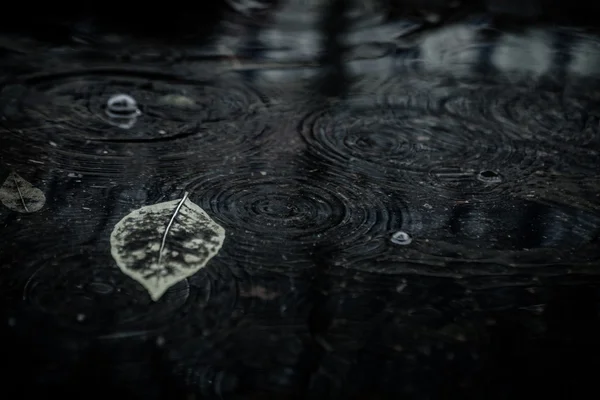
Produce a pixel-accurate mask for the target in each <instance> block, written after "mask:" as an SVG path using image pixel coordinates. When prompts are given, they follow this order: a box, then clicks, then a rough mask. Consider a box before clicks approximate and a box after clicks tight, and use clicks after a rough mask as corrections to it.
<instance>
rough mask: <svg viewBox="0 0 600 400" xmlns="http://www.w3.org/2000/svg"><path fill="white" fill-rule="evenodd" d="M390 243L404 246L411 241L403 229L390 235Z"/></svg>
mask: <svg viewBox="0 0 600 400" xmlns="http://www.w3.org/2000/svg"><path fill="white" fill-rule="evenodd" d="M392 243H394V244H399V245H401V246H406V245H408V244H411V243H412V238H411V237H410V235H409V234H408V233H406V232H403V231H398V232H396V233H394V234H393V235H392Z"/></svg>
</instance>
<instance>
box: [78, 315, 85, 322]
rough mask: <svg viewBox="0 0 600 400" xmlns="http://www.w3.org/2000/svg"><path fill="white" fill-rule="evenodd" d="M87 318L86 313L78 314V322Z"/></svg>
mask: <svg viewBox="0 0 600 400" xmlns="http://www.w3.org/2000/svg"><path fill="white" fill-rule="evenodd" d="M84 320H85V314H77V322H83V321H84Z"/></svg>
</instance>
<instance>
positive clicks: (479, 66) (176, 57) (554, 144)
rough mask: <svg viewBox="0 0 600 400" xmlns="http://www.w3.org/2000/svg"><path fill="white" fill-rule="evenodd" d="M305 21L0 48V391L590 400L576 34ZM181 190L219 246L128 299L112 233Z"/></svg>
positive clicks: (595, 111)
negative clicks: (190, 35)
mask: <svg viewBox="0 0 600 400" xmlns="http://www.w3.org/2000/svg"><path fill="white" fill-rule="evenodd" d="M326 12H334V11H331V10H329V11H327V10H314V9H311V8H308V7H304V8H302V7H299V6H295V7H292V6H289V7H288V8H286V7H282V8H280V9H278V10H277V11H275V10H270V9H264V10H262V9H257V10H253V11H252V13H253V14H251V15H244V14H243V13H241V12H238V13H233V12H230V13H229V14H226V15H225V17H224V18H223V21H221V22H220V23H219V25H218V26H217V33H215V34H214V35H213V36H211V37H210V39H208V40H206V39H205V40H203V41H202V43H200V41H199V42H198V43H199V44H195V43H193V40H191V42H192V43H191V44H190V43H189V42H190V41H189V40H188V43H186V44H181V45H178V46H174V45H167V44H163V43H161V42H160V41H158V40H154V41H148V40H142V39H136V38H133V37H128V36H127V35H125V34H103V35H92V34H89V33H88V34H86V29H85V25H81V26H77V27H76V29H74V30H73V31H72V36H70V38H69V39H68V40H64V42H63V43H56V42H52V43H50V42H49V41H43V40H42V39H41V38H36V39H31V38H28V37H25V36H18V37H17V36H14V35H12V36H11V35H8V34H7V35H5V36H3V37H2V38H1V39H0V55H1V56H2V61H1V62H0V70H1V71H2V74H1V76H0V78H1V89H0V114H1V117H0V118H1V120H0V135H1V136H0V157H1V164H0V172H1V173H0V178H1V181H2V182H3V183H4V184H5V185H8V186H5V188H6V189H5V192H4V193H12V195H13V197H12V200H10V199H7V198H6V195H4V194H3V196H4V197H3V199H4V200H3V203H5V204H2V206H1V207H0V229H1V230H0V234H1V239H2V240H1V243H0V295H1V296H2V308H1V309H0V311H1V313H0V314H1V315H0V317H1V318H2V319H0V325H1V326H2V328H0V334H1V335H2V342H1V345H0V346H1V349H2V351H1V357H0V359H1V361H0V362H1V363H2V364H3V367H4V368H3V369H4V370H5V371H8V372H6V373H3V376H2V378H0V381H3V383H4V385H3V386H4V387H13V389H6V390H11V391H12V392H10V393H11V394H9V395H8V396H7V397H4V396H2V397H3V398H7V399H12V398H25V397H27V398H30V397H28V396H33V395H34V394H37V393H40V392H43V393H46V394H52V395H62V396H63V398H75V397H77V398H86V397H87V398H90V397H91V398H105V397H104V396H107V395H112V396H117V395H119V396H120V395H123V397H124V398H125V397H126V396H127V397H128V398H130V399H131V398H134V399H138V398H139V399H163V398H164V399H167V398H168V399H192V398H195V399H200V398H223V399H237V398H243V399H250V398H252V399H254V398H310V399H326V398H361V399H362V398H364V399H379V398H394V399H396V398H403V399H404V398H406V399H441V398H452V399H454V398H461V399H467V398H468V399H509V398H510V399H515V398H531V397H542V396H543V397H544V398H579V397H578V396H579V395H580V394H582V393H586V394H587V393H588V390H590V392H589V393H594V392H597V389H595V385H594V383H595V379H596V371H597V368H599V367H600V365H599V360H600V358H599V356H600V347H599V346H600V341H599V339H598V338H599V337H600V320H599V318H598V306H599V303H598V301H599V299H598V293H599V287H600V286H599V285H600V274H599V272H600V269H599V268H600V265H599V263H600V236H599V232H600V198H599V196H600V175H599V174H598V167H599V163H600V132H599V131H600V125H599V123H600V108H599V107H598V105H599V101H600V92H599V91H598V87H599V86H598V84H597V82H598V81H597V78H599V77H600V68H599V67H600V44H599V42H598V40H597V38H596V37H595V36H594V35H592V34H588V33H585V32H584V31H582V30H579V29H570V28H566V27H565V28H562V27H560V28H559V27H556V26H553V27H549V26H537V27H531V28H524V29H520V30H516V31H510V30H504V29H500V28H498V27H495V26H493V25H491V24H489V23H488V19H487V18H486V17H485V16H477V17H473V18H465V19H464V20H460V21H454V22H449V23H448V24H446V25H443V27H438V28H436V29H432V30H431V31H425V32H416V31H417V29H418V28H420V23H419V22H415V20H408V19H406V20H405V19H399V18H397V19H393V20H389V19H387V20H386V19H384V18H383V17H382V16H381V14H380V13H379V11H378V10H376V9H358V10H355V12H354V13H349V14H348V17H347V19H346V22H345V25H344V34H343V35H342V34H341V33H340V32H341V30H342V29H341V28H340V27H336V26H335V24H331V26H330V25H327V24H326V23H324V22H323V20H324V17H323V15H324V14H326ZM328 29H330V31H329V34H327V32H328ZM323 32H325V34H324V33H323ZM336 35H337V39H336V40H332V39H331V37H335V36H336ZM118 94H126V95H129V96H131V97H132V98H133V99H134V100H135V104H133V103H131V104H128V103H127V102H122V103H121V106H122V107H121V108H122V109H121V110H120V112H121V116H118V115H117V116H115V112H117V111H119V110H118V107H117V106H115V105H114V104H113V107H112V111H114V112H113V113H112V114H111V113H110V107H109V106H107V104H108V102H109V99H111V97H112V96H114V95H118ZM113 100H114V99H113ZM115 107H116V108H115ZM107 109H109V110H108V111H109V112H107ZM15 173H16V174H18V176H19V177H20V178H21V179H23V181H19V182H20V183H19V184H18V185H17V186H18V187H19V188H21V189H23V190H22V192H25V193H20V194H21V197H22V199H21V198H19V197H15V196H17V193H18V192H17V191H16V189H17V186H15V185H14V176H15V175H14V174H15ZM11 179H12V180H11ZM27 182H28V183H29V184H31V185H32V186H33V187H35V188H38V189H39V190H40V191H41V192H40V193H43V197H45V203H43V207H42V208H41V209H35V208H36V207H34V203H35V202H36V201H37V202H38V203H35V204H40V205H41V204H42V203H41V202H42V201H43V200H39V198H40V197H39V196H38V197H35V196H34V194H32V193H33V192H32V191H31V190H30V189H29V186H25V185H26V184H27ZM19 185H22V186H19ZM185 192H187V193H189V200H191V201H193V202H194V203H195V204H197V205H198V206H200V207H201V208H202V209H203V210H204V211H205V212H206V213H207V214H208V215H209V216H210V217H211V218H212V219H213V220H214V221H216V222H217V223H218V224H219V225H221V226H222V227H223V228H224V229H225V231H226V237H225V241H224V244H223V246H222V248H221V250H220V251H219V252H218V254H217V255H216V256H215V257H214V258H212V259H211V260H210V261H209V262H208V264H207V265H206V267H205V268H202V269H201V270H200V271H199V272H197V273H196V274H194V275H192V276H190V277H189V278H187V279H185V280H182V281H181V282H179V283H177V284H175V285H173V286H172V287H171V288H170V289H169V290H167V292H166V293H165V294H164V295H163V296H162V297H161V298H160V299H159V300H158V301H156V302H154V301H152V300H151V298H150V296H149V294H148V292H147V291H146V290H145V289H144V287H143V286H142V285H141V284H139V283H137V282H136V281H135V280H133V279H132V278H130V277H128V276H127V275H125V274H124V273H123V272H121V270H120V269H119V268H118V266H117V264H116V263H115V260H114V259H113V257H112V256H111V247H110V246H111V244H110V235H111V232H112V231H113V228H114V227H115V225H116V224H117V222H119V221H120V220H121V219H122V218H123V217H125V216H126V215H127V214H128V213H130V212H131V211H133V210H135V209H138V208H140V207H143V206H148V205H152V204H156V203H161V202H165V201H171V200H177V199H181V198H182V196H183V195H184V193H185ZM36 193H37V192H36ZM31 196H33V197H31ZM36 199H37V200H36ZM28 202H29V203H28ZM27 204H29V207H27V209H25V207H26V206H27ZM11 207H12V208H11ZM167 222H168V221H164V224H163V223H162V222H160V223H158V222H157V224H158V225H157V226H158V227H161V226H164V225H166V223H167ZM142 239H143V235H142ZM169 245H170V244H169ZM169 245H168V246H169ZM14 380H19V382H20V384H19V386H18V387H15V383H14V382H13V381H14ZM3 390H4V389H3ZM573 396H574V397H573Z"/></svg>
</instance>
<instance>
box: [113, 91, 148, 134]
mask: <svg viewBox="0 0 600 400" xmlns="http://www.w3.org/2000/svg"><path fill="white" fill-rule="evenodd" d="M106 115H107V116H108V117H109V118H110V120H109V122H110V124H111V125H114V126H117V127H119V128H122V129H129V128H131V127H133V125H135V123H136V121H137V118H138V117H139V116H140V115H142V112H141V111H140V109H139V108H138V106H137V102H136V101H135V99H134V98H133V97H131V96H129V95H127V94H116V95H114V96H112V97H110V98H109V99H108V101H107V102H106Z"/></svg>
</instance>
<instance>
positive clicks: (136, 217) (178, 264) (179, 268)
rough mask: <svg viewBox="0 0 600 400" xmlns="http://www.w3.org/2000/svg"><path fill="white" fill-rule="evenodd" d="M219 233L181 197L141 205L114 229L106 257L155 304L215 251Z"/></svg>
mask: <svg viewBox="0 0 600 400" xmlns="http://www.w3.org/2000/svg"><path fill="white" fill-rule="evenodd" d="M224 240H225V230H224V229H223V228H222V227H221V226H220V225H218V224H217V223H216V222H215V221H213V220H212V219H211V218H210V217H209V216H208V214H206V212H204V210H202V209H201V208H200V207H198V205H196V204H194V203H193V202H192V201H191V200H189V199H188V198H187V193H186V194H185V196H184V197H183V198H182V199H180V200H173V201H167V202H164V203H158V204H154V205H150V206H145V207H142V208H139V209H137V210H134V211H132V212H131V213H129V214H128V215H127V216H125V217H124V218H123V219H122V220H121V221H119V222H118V223H117V225H115V228H114V230H113V232H112V234H111V235H110V246H111V254H112V256H113V258H114V259H115V261H116V262H117V265H118V266H119V268H120V269H121V271H123V273H124V274H126V275H128V276H130V277H131V278H133V279H135V280H136V281H137V282H139V283H140V284H141V285H142V286H144V287H145V288H146V290H147V291H148V293H149V294H150V297H151V298H152V300H154V301H157V300H158V299H160V297H161V296H162V295H163V294H164V293H165V292H166V291H167V289H169V288H170V287H171V286H173V285H174V284H176V283H177V282H180V281H182V280H184V279H186V278H187V277H189V276H191V275H193V274H195V273H196V272H198V270H200V269H201V268H203V267H204V266H205V265H206V263H208V261H209V260H210V259H211V258H212V257H214V256H215V255H216V254H217V252H218V251H219V250H220V249H221V246H222V245H223V241H224Z"/></svg>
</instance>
